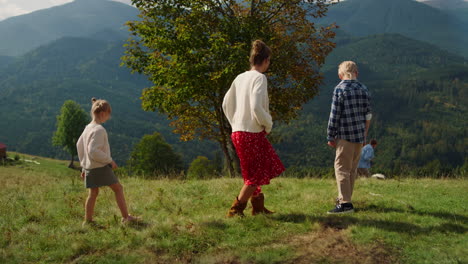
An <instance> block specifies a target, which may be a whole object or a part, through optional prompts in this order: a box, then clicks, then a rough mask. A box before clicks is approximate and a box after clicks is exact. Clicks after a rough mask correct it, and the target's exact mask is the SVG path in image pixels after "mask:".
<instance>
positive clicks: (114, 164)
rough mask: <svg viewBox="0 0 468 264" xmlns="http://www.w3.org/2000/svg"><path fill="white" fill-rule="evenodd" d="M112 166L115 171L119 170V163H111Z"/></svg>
mask: <svg viewBox="0 0 468 264" xmlns="http://www.w3.org/2000/svg"><path fill="white" fill-rule="evenodd" d="M111 166H112V169H113V170H115V169H117V168H118V167H119V166H117V163H115V161H112V162H111Z"/></svg>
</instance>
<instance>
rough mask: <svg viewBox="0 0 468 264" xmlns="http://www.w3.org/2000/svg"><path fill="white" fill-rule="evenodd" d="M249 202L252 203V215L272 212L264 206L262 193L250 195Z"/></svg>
mask: <svg viewBox="0 0 468 264" xmlns="http://www.w3.org/2000/svg"><path fill="white" fill-rule="evenodd" d="M250 202H251V203H252V215H256V214H272V213H274V212H272V211H270V210H268V209H266V208H265V197H264V196H263V193H260V194H259V195H257V196H252V198H250Z"/></svg>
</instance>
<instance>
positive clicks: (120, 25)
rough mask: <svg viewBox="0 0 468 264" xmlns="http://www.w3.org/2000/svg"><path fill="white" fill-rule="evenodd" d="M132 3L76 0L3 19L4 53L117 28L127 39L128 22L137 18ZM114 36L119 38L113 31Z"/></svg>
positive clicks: (0, 52) (1, 52) (1, 51)
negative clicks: (62, 38)
mask: <svg viewBox="0 0 468 264" xmlns="http://www.w3.org/2000/svg"><path fill="white" fill-rule="evenodd" d="M137 14H138V10H137V9H136V8H134V7H132V6H129V5H126V4H123V3H118V2H114V1H108V0H75V1H74V2H71V3H68V4H65V5H61V6H55V7H51V8H48V9H43V10H39V11H36V12H33V13H30V14H25V15H21V16H16V17H12V18H9V19H6V20H3V21H1V22H0V36H2V41H1V42H0V55H7V56H16V55H20V54H23V53H25V52H27V51H30V50H32V49H33V48H36V47H38V46H40V45H43V44H47V43H49V42H51V41H54V40H56V39H59V38H61V37H65V36H72V37H87V36H96V35H100V36H101V37H102V35H101V34H99V33H100V32H105V31H109V30H111V31H113V32H114V33H115V32H118V34H120V35H121V38H120V39H121V40H125V39H126V36H127V35H128V34H127V29H126V28H125V26H124V23H125V22H126V21H128V20H135V19H137ZM112 38H114V39H115V38H116V36H115V34H112Z"/></svg>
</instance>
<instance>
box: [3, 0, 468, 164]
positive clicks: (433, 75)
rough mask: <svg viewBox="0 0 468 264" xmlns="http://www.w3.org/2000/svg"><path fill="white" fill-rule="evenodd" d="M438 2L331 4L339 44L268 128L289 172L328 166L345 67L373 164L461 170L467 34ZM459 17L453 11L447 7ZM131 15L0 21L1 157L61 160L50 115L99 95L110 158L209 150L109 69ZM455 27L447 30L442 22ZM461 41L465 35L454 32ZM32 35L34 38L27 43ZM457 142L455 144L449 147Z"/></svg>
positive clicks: (137, 82) (87, 7) (108, 6)
mask: <svg viewBox="0 0 468 264" xmlns="http://www.w3.org/2000/svg"><path fill="white" fill-rule="evenodd" d="M431 5H433V6H436V1H435V0H433V1H431V3H427V4H423V3H419V2H415V1H413V0H347V1H344V2H342V3H339V4H337V5H334V6H333V7H332V8H331V9H330V12H329V13H328V15H327V17H325V18H324V19H322V20H321V21H320V23H323V24H326V23H331V22H336V23H337V25H338V26H339V27H340V28H339V30H338V31H337V32H338V33H337V34H338V36H337V38H336V42H337V47H336V49H335V50H334V51H333V52H332V53H331V54H330V55H329V57H328V58H327V61H326V64H325V65H324V67H323V68H322V72H323V74H324V75H325V80H326V81H325V84H324V85H323V86H322V88H321V91H320V95H319V96H317V97H316V98H314V99H313V100H312V101H311V102H309V103H308V104H306V105H305V106H304V110H303V113H302V115H301V117H300V118H299V119H298V120H296V121H294V122H292V124H290V125H288V126H286V125H284V124H276V125H275V129H274V133H273V135H272V136H273V138H275V139H277V140H276V143H275V147H276V148H277V150H278V152H279V154H280V156H281V158H282V159H283V161H284V162H285V164H286V165H287V166H288V167H294V166H298V167H304V166H305V167H307V166H313V167H330V166H332V162H333V151H332V150H331V149H329V148H327V146H326V144H325V143H326V142H325V143H324V141H325V133H326V122H327V118H328V112H329V110H330V109H329V108H330V98H331V91H332V89H333V87H334V85H336V83H337V82H338V81H339V80H338V79H337V73H336V69H337V65H338V64H339V63H340V62H341V61H343V60H354V61H356V62H357V63H358V66H359V68H360V77H359V78H360V80H361V81H362V82H364V83H365V84H366V85H367V86H368V87H369V90H370V92H371V93H372V98H373V107H374V116H375V117H374V121H373V125H372V126H371V130H370V134H371V136H372V137H376V138H378V139H379V141H380V142H381V143H380V144H379V148H378V150H377V158H376V164H377V166H380V168H382V169H383V168H391V169H392V170H398V169H401V168H403V167H405V166H409V167H418V166H419V167H421V166H426V165H427V164H434V162H435V161H437V162H439V164H441V165H440V166H446V167H456V166H460V165H462V164H463V163H464V162H465V163H466V161H465V159H466V154H467V153H466V150H467V149H468V142H466V134H467V133H466V132H467V131H466V127H468V124H467V121H466V119H465V118H464V116H465V115H466V114H467V105H468V99H467V98H468V95H467V91H468V61H467V59H466V58H467V47H468V45H465V44H466V43H468V42H466V41H467V39H465V37H466V36H467V34H465V33H463V32H465V31H466V30H467V29H468V27H466V25H467V24H464V23H465V22H464V21H463V19H459V18H458V17H456V16H454V15H451V14H452V13H450V12H452V11H453V9H450V10H447V9H442V8H434V7H431ZM456 10H458V11H461V10H462V8H458V9H456ZM137 13H138V11H137V10H136V9H135V8H133V7H131V6H128V5H124V4H121V3H117V2H112V1H106V0H76V1H75V2H72V3H69V4H65V5H62V6H58V7H53V8H49V9H46V10H40V11H37V12H34V13H31V14H27V15H22V16H18V17H13V18H10V19H7V20H4V21H1V22H0V34H2V35H7V36H9V37H8V38H7V41H3V42H2V43H0V113H1V114H0V117H1V118H0V128H1V130H0V142H4V143H6V144H7V145H8V146H9V149H10V150H16V151H20V152H26V153H30V154H37V155H42V156H50V157H62V158H65V157H67V156H66V154H65V153H64V152H63V151H62V150H61V149H59V148H55V147H51V136H52V133H53V131H54V130H55V127H54V125H55V120H56V115H57V114H58V113H59V110H60V107H61V105H62V104H63V102H64V101H65V100H68V99H72V100H74V101H77V102H78V103H80V104H81V105H82V106H83V108H84V109H85V110H86V111H88V109H89V108H90V98H91V97H97V98H105V99H108V100H109V101H110V102H111V104H112V107H113V118H112V119H111V120H110V121H109V122H108V123H107V124H106V128H107V129H108V131H109V134H110V140H111V148H112V150H113V155H115V157H116V158H117V159H118V161H120V162H124V161H125V160H126V159H127V157H128V155H129V153H130V151H131V149H132V147H133V145H134V144H135V142H137V141H138V140H139V139H140V138H141V137H142V136H143V135H144V134H152V133H153V132H155V131H157V132H160V133H162V134H163V135H164V136H165V138H166V140H167V141H168V142H169V143H171V144H172V145H173V146H174V147H175V148H176V150H177V151H178V152H180V153H182V154H183V157H184V161H185V162H186V163H188V162H190V161H191V160H192V159H193V158H195V157H196V156H198V155H205V156H208V157H210V158H214V157H215V156H216V155H218V154H219V148H218V146H217V145H216V144H215V143H213V142H199V141H193V142H188V143H187V142H180V141H179V140H178V136H177V135H175V134H173V133H172V132H171V128H170V127H169V126H168V124H169V121H168V120H167V119H166V118H165V117H164V116H161V115H159V114H157V113H147V112H144V111H143V110H141V106H140V100H139V97H140V94H141V91H142V89H143V88H144V87H148V86H149V85H151V84H150V83H149V82H148V81H147V80H146V78H145V77H144V76H139V75H132V74H131V73H130V72H129V70H128V69H127V68H123V67H119V64H120V57H121V56H122V55H123V52H124V48H123V44H124V41H125V39H126V37H127V35H128V33H126V32H125V30H124V28H122V26H123V24H124V23H125V21H127V20H135V19H138V17H137ZM447 25H453V26H447ZM463 34H465V35H463ZM32 39H34V40H32ZM460 138H462V139H463V140H461V142H460V141H457V139H460Z"/></svg>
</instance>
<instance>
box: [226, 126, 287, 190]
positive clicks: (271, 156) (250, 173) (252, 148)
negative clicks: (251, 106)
mask: <svg viewBox="0 0 468 264" xmlns="http://www.w3.org/2000/svg"><path fill="white" fill-rule="evenodd" d="M231 139H232V143H233V144H234V147H235V148H236V152H237V156H238V157H239V160H240V165H241V172H242V177H243V178H244V184H246V185H266V184H270V180H271V179H273V178H275V177H276V176H278V175H280V174H281V173H282V172H283V171H284V170H285V168H284V165H283V163H282V162H281V160H280V159H279V157H278V155H277V154H276V152H275V150H274V149H273V146H271V143H270V142H269V141H268V139H267V138H266V132H265V131H263V132H260V133H251V132H243V131H237V132H234V133H232V134H231Z"/></svg>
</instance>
